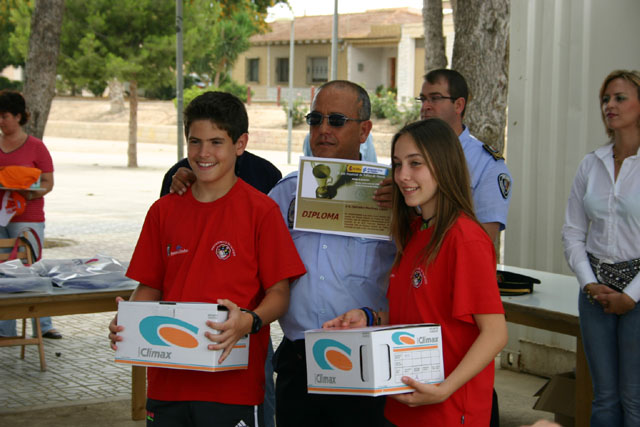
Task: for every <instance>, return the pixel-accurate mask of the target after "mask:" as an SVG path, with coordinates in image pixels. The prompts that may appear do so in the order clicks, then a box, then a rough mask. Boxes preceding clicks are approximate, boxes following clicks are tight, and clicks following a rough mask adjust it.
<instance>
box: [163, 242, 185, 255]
mask: <svg viewBox="0 0 640 427" xmlns="http://www.w3.org/2000/svg"><path fill="white" fill-rule="evenodd" d="M188 252H189V249H187V248H185V247H184V246H182V245H175V247H174V248H173V250H172V249H171V245H170V244H169V245H167V256H168V257H172V256H174V255H180V254H186V253H188Z"/></svg>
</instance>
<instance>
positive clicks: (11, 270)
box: [0, 259, 53, 293]
mask: <svg viewBox="0 0 640 427" xmlns="http://www.w3.org/2000/svg"><path fill="white" fill-rule="evenodd" d="M52 290H53V286H52V285H51V279H50V278H48V277H40V275H38V273H37V272H35V271H34V270H33V269H32V268H31V267H25V266H24V265H23V264H22V261H20V260H19V259H14V260H11V261H5V262H3V263H0V292H1V293H10V292H47V293H49V292H51V291H52Z"/></svg>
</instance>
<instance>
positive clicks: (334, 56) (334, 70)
mask: <svg viewBox="0 0 640 427" xmlns="http://www.w3.org/2000/svg"><path fill="white" fill-rule="evenodd" d="M337 78H338V0H334V5H333V34H332V36H331V80H336V79H337Z"/></svg>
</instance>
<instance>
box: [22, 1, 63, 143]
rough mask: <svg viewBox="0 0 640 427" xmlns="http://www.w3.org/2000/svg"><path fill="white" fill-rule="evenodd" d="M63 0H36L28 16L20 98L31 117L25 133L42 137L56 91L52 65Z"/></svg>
mask: <svg viewBox="0 0 640 427" xmlns="http://www.w3.org/2000/svg"><path fill="white" fill-rule="evenodd" d="M63 15H64V0H47V1H42V0H37V1H36V4H35V8H34V10H33V15H32V16H31V35H30V36H29V52H28V54H27V61H26V63H25V81H24V97H25V100H26V102H27V109H28V110H29V111H30V113H31V118H30V120H29V121H28V122H27V124H26V126H25V132H27V133H28V134H30V135H33V136H35V137H36V138H39V139H42V135H43V134H44V127H45V125H46V124H47V118H48V117H49V110H50V109H51V101H52V100H53V97H54V95H55V91H56V67H57V65H58V52H59V51H60V33H61V32H62V16H63Z"/></svg>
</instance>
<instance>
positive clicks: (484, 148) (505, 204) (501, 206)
mask: <svg viewBox="0 0 640 427" xmlns="http://www.w3.org/2000/svg"><path fill="white" fill-rule="evenodd" d="M458 138H459V139H460V144H462V150H463V151H464V155H465V157H466V159H467V167H468V168H469V174H470V175H471V193H472V196H473V207H474V211H475V214H476V217H477V218H478V221H480V223H489V222H498V223H500V230H504V229H505V226H506V225H507V213H508V211H509V201H510V200H511V185H512V181H511V174H510V173H509V169H507V165H506V164H505V162H504V159H503V158H502V156H501V155H500V153H498V152H497V151H495V150H494V149H493V148H492V147H490V146H489V145H488V144H483V143H482V142H480V141H479V140H478V139H477V138H476V137H474V136H473V135H471V134H470V133H469V129H468V128H467V127H466V126H465V128H464V130H463V131H462V133H461V134H460V136H459V137H458Z"/></svg>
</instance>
